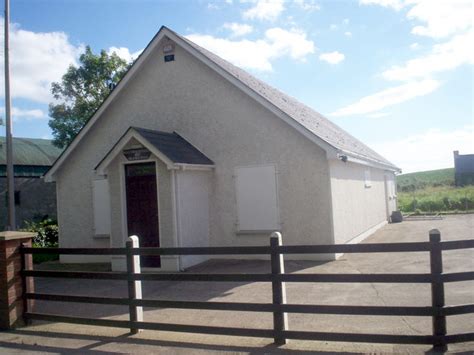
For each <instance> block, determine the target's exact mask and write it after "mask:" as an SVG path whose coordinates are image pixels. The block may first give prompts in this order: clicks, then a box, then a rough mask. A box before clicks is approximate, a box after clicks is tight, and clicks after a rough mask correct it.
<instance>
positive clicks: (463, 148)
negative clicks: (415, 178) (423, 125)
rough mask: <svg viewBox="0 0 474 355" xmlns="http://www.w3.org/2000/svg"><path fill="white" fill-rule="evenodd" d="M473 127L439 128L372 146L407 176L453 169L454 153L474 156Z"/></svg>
mask: <svg viewBox="0 0 474 355" xmlns="http://www.w3.org/2000/svg"><path fill="white" fill-rule="evenodd" d="M473 137H474V125H469V126H465V127H462V128H458V129H454V130H451V131H446V130H441V129H437V128H432V129H429V130H427V131H425V132H422V133H419V134H416V135H412V136H409V137H407V138H403V139H399V140H393V141H386V142H383V143H376V144H371V147H372V148H374V149H375V150H376V151H377V152H378V153H380V154H382V155H383V156H384V157H385V158H387V159H388V160H390V161H391V162H393V163H394V164H395V165H397V166H399V167H400V168H402V170H403V172H404V173H409V172H414V171H423V170H434V169H442V168H448V167H452V166H453V165H454V163H453V151H454V150H459V151H460V152H461V153H472V152H474V140H473Z"/></svg>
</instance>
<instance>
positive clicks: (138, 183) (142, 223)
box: [125, 163, 161, 267]
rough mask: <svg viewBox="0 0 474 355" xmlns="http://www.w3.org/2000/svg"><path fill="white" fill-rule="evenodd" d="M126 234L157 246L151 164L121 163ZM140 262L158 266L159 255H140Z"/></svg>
mask: <svg viewBox="0 0 474 355" xmlns="http://www.w3.org/2000/svg"><path fill="white" fill-rule="evenodd" d="M125 186H126V195H127V226H128V235H129V236H130V235H136V236H138V239H139V241H140V247H159V246H160V238H159V226H158V195H157V187H156V170H155V163H142V164H130V165H125ZM141 265H142V266H145V267H160V266H161V262H160V257H159V256H142V257H141Z"/></svg>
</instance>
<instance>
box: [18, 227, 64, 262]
mask: <svg viewBox="0 0 474 355" xmlns="http://www.w3.org/2000/svg"><path fill="white" fill-rule="evenodd" d="M25 224H26V228H25V229H24V230H25V231H28V232H33V233H36V236H35V237H34V238H33V243H32V244H33V248H57V247H58V245H59V241H58V224H57V222H56V221H55V220H53V219H51V218H47V219H44V220H42V221H40V222H25ZM58 259H59V255H58V254H34V255H33V262H34V263H35V264H38V263H42V262H44V261H50V260H58Z"/></svg>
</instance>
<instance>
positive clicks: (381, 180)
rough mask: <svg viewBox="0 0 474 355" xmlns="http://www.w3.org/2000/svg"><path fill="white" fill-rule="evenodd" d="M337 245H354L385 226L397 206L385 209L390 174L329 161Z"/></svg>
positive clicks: (391, 178)
mask: <svg viewBox="0 0 474 355" xmlns="http://www.w3.org/2000/svg"><path fill="white" fill-rule="evenodd" d="M329 166H330V175H331V197H332V209H333V223H334V241H335V243H336V244H342V243H357V242H360V241H361V240H362V239H364V238H365V237H367V236H368V235H370V234H371V233H373V232H374V231H375V230H377V229H378V228H380V227H382V226H383V225H384V224H386V223H387V221H388V218H389V216H390V214H391V213H392V212H393V211H394V210H395V209H396V205H393V204H390V205H387V199H388V198H389V196H390V194H391V192H390V187H389V183H390V181H392V182H393V181H394V177H395V176H394V174H393V173H392V172H388V171H383V170H380V169H374V168H369V167H367V166H363V165H360V164H354V163H349V162H347V163H344V162H342V161H340V160H331V161H330V164H329Z"/></svg>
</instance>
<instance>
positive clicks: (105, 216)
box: [92, 179, 110, 236]
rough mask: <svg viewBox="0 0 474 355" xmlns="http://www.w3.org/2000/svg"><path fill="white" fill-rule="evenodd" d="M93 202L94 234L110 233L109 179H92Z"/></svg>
mask: <svg viewBox="0 0 474 355" xmlns="http://www.w3.org/2000/svg"><path fill="white" fill-rule="evenodd" d="M92 203H93V209H94V234H95V235H96V236H104V235H110V196H109V182H108V180H107V179H101V180H94V181H92Z"/></svg>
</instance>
